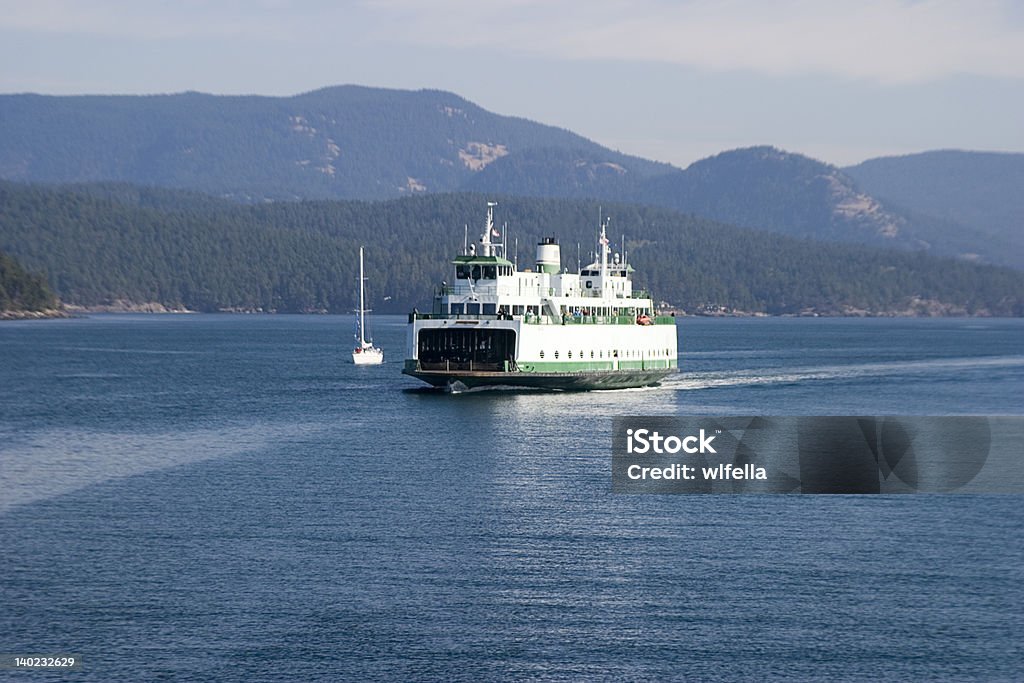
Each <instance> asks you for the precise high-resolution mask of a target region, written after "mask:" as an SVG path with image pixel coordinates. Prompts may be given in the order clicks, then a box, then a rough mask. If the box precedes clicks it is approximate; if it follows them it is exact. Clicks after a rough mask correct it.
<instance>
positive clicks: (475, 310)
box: [466, 304, 480, 315]
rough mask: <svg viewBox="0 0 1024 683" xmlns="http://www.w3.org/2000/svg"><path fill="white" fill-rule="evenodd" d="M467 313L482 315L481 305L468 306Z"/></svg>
mask: <svg viewBox="0 0 1024 683" xmlns="http://www.w3.org/2000/svg"><path fill="white" fill-rule="evenodd" d="M466 313H469V314H470V315H480V304H466Z"/></svg>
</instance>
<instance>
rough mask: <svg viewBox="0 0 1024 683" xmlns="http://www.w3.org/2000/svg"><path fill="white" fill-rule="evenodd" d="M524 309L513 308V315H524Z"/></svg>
mask: <svg viewBox="0 0 1024 683" xmlns="http://www.w3.org/2000/svg"><path fill="white" fill-rule="evenodd" d="M523 308H524V307H523V306H513V307H512V315H522V314H523Z"/></svg>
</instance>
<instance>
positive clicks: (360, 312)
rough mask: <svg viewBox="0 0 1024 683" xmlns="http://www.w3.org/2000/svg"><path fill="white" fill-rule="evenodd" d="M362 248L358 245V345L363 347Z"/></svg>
mask: <svg viewBox="0 0 1024 683" xmlns="http://www.w3.org/2000/svg"><path fill="white" fill-rule="evenodd" d="M364 282H365V280H363V248H362V247H359V346H360V347H363V346H365V345H366V339H365V334H364V333H363V330H365V329H366V327H365V325H366V323H365V321H364V319H363V316H364V315H365V313H366V304H365V303H364V301H363V283H364Z"/></svg>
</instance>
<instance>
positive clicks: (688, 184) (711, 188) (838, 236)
mask: <svg viewBox="0 0 1024 683" xmlns="http://www.w3.org/2000/svg"><path fill="white" fill-rule="evenodd" d="M465 187H466V188H469V189H472V190H473V191H476V192H508V193H513V194H521V195H527V196H541V197H595V198H606V199H614V200H618V201H628V202H637V203H642V204H650V205H653V206H662V207H666V208H671V209H676V210H679V211H683V212H686V213H692V214H695V215H698V216H704V217H707V218H711V219H713V220H716V221H721V222H724V223H730V224H733V225H739V226H744V227H749V228H754V229H758V230H769V231H772V232H777V233H781V234H785V235H791V236H794V237H806V238H811V239H816V240H824V241H828V242H845V243H852V244H866V245H872V246H878V247H885V248H895V249H902V250H911V251H918V250H924V251H930V252H932V253H934V254H937V255H941V256H951V257H957V258H964V259H968V260H976V261H981V262H988V263H995V264H1000V265H1009V266H1014V267H1019V268H1024V253H1021V250H1020V249H1015V248H1014V247H1013V246H1012V241H1011V240H1010V239H1008V238H1006V237H1004V236H1002V235H993V234H990V233H989V232H987V231H985V230H982V229H979V228H975V227H973V226H966V225H962V224H959V223H956V222H954V221H952V220H949V219H946V218H941V217H936V216H933V215H928V214H927V213H926V212H924V211H914V210H909V209H906V208H903V207H902V206H900V205H898V204H897V203H895V202H890V201H886V200H880V199H876V198H875V197H874V196H872V195H871V194H869V193H867V192H865V191H864V190H862V189H861V188H860V186H859V184H858V183H857V182H856V181H855V180H854V179H853V178H851V177H850V176H849V175H848V174H846V173H845V172H843V171H842V170H840V169H839V168H836V167H835V166H832V165H829V164H826V163H823V162H820V161H816V160H814V159H811V158H809V157H806V156H803V155H801V154H794V153H791V152H786V151H783V150H780V149H777V148H774V147H767V146H762V147H749V148H745V149H736V150H732V151H728V152H723V153H721V154H718V155H715V156H713V157H709V158H707V159H702V160H700V161H697V162H695V163H693V164H691V165H690V166H688V167H687V168H686V169H676V168H673V169H670V170H668V171H667V172H665V173H660V174H657V175H654V176H647V177H641V176H639V175H638V174H635V173H629V172H628V171H627V170H626V169H624V168H622V167H620V166H618V165H617V164H614V163H611V162H608V161H606V160H605V159H604V158H603V157H601V156H600V155H596V154H590V153H584V152H580V151H573V150H565V149H563V150H530V151H528V152H525V153H521V154H517V155H509V156H507V157H505V158H502V159H499V160H496V161H495V162H494V163H493V164H491V165H489V166H488V167H487V168H486V169H483V170H482V171H481V172H480V173H479V174H477V175H476V176H474V177H473V178H471V179H470V181H469V182H468V183H467V184H466V185H465Z"/></svg>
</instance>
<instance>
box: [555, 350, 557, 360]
mask: <svg viewBox="0 0 1024 683" xmlns="http://www.w3.org/2000/svg"><path fill="white" fill-rule="evenodd" d="M555 359H556V360H557V359H558V351H555Z"/></svg>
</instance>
